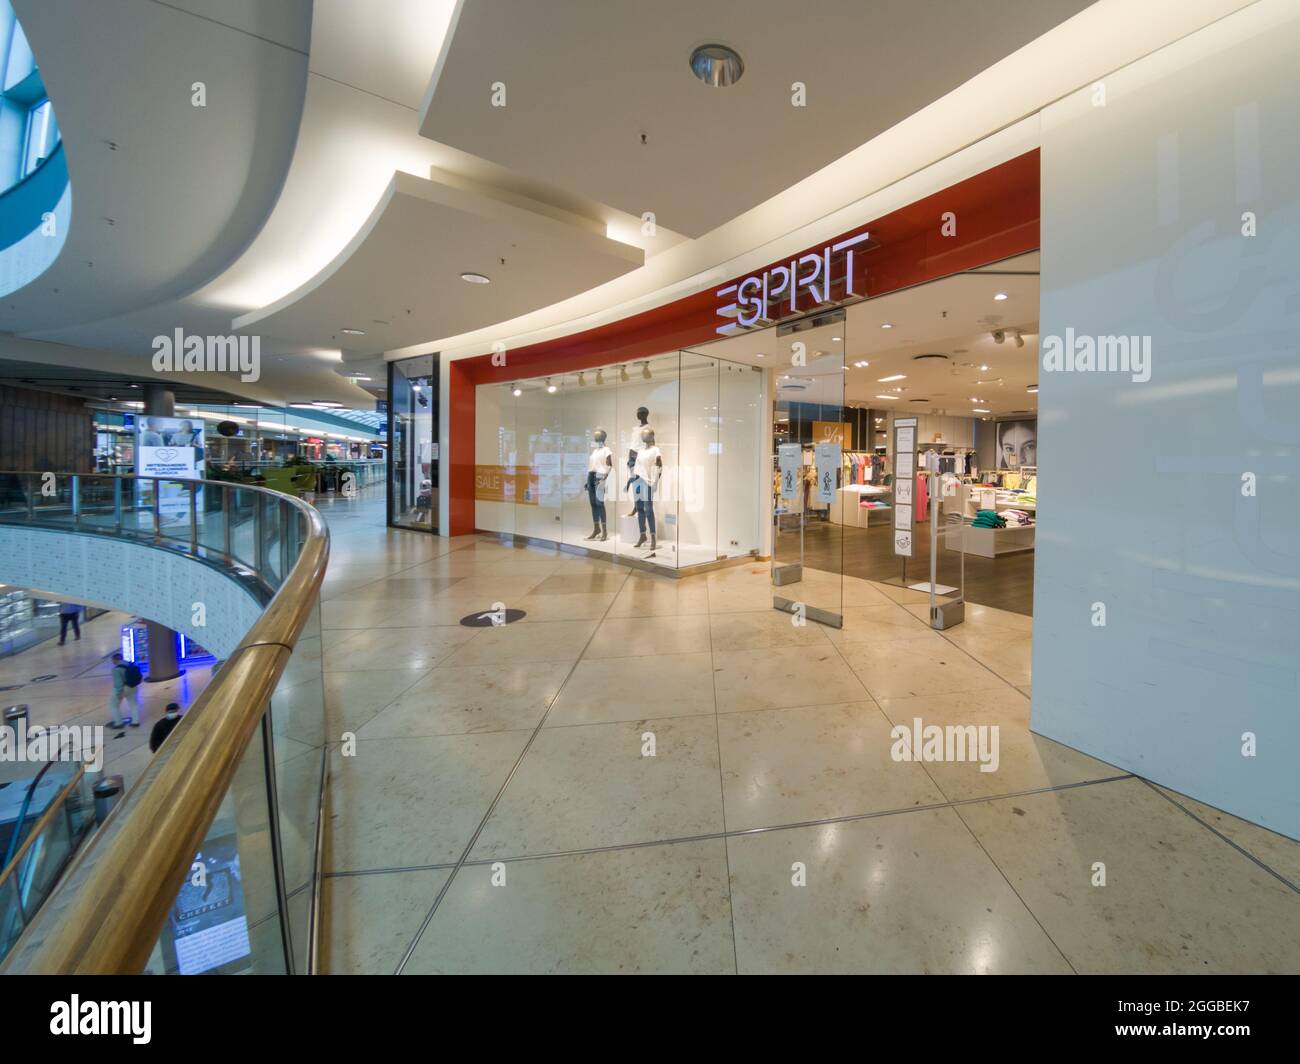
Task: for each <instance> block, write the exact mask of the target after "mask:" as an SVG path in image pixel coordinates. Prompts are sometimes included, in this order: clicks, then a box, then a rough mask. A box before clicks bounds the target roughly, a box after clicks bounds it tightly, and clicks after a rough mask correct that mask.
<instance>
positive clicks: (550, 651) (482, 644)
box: [441, 621, 597, 665]
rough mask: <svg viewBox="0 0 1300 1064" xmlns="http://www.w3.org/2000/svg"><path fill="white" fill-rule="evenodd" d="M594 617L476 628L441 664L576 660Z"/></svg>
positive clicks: (593, 625)
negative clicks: (477, 633)
mask: <svg viewBox="0 0 1300 1064" xmlns="http://www.w3.org/2000/svg"><path fill="white" fill-rule="evenodd" d="M596 624H597V622H596V621H538V622H537V623H535V624H521V623H515V624H507V625H503V626H501V627H498V628H483V629H480V635H479V637H478V638H477V639H473V640H471V641H470V642H468V643H466V644H465V645H464V646H461V647H458V648H456V650H454V651H452V653H451V654H450V655H449V656H448V657H447V658H445V659H444V660H443V661H442V663H441V664H443V665H493V664H498V665H513V664H518V663H519V662H524V661H576V660H577V659H578V657H579V655H580V654H581V653H582V651H583V649H584V648H585V647H586V646H587V642H588V641H589V640H590V639H591V636H592V633H593V632H595V630H596Z"/></svg>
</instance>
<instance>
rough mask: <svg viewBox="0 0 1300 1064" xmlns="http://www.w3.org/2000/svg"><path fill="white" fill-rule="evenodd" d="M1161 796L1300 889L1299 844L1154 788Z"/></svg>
mask: <svg viewBox="0 0 1300 1064" xmlns="http://www.w3.org/2000/svg"><path fill="white" fill-rule="evenodd" d="M1156 789H1157V790H1159V791H1160V792H1161V793H1162V794H1165V795H1168V796H1169V797H1170V798H1172V799H1173V800H1174V801H1175V802H1177V803H1178V804H1179V805H1181V806H1183V807H1184V808H1185V809H1187V810H1188V811H1189V812H1191V813H1192V814H1193V815H1194V816H1196V817H1199V818H1200V819H1201V820H1203V821H1205V823H1207V824H1209V825H1210V827H1212V828H1214V830H1215V831H1218V832H1219V833H1221V834H1222V835H1224V836H1225V837H1226V838H1229V839H1231V840H1232V841H1233V842H1235V843H1236V844H1237V845H1238V846H1240V847H1241V848H1242V849H1243V850H1245V851H1246V852H1247V853H1249V854H1251V855H1252V856H1253V857H1255V858H1256V860H1259V861H1262V862H1263V863H1264V864H1266V865H1268V867H1269V868H1271V869H1273V871H1274V872H1278V873H1280V874H1281V875H1283V876H1285V877H1286V878H1287V879H1289V880H1290V881H1291V882H1292V883H1293V884H1294V885H1295V886H1297V887H1300V842H1297V841H1296V840H1295V839H1289V838H1287V837H1286V836H1285V835H1279V834H1278V833H1277V832H1276V831H1269V830H1268V828H1264V827H1260V826H1259V825H1258V824H1252V823H1251V822H1250V821H1249V820H1242V819H1241V818H1240V817H1236V816H1233V815H1232V814H1231V813H1225V812H1224V811H1223V810H1222V809H1215V808H1214V806H1212V805H1206V804H1205V803H1204V802H1198V801H1197V800H1196V799H1195V798H1191V797H1189V796H1188V795H1185V794H1179V793H1178V792H1177V791H1175V790H1172V789H1170V788H1169V787H1157V788H1156Z"/></svg>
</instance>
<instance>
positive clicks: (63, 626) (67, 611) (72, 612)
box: [59, 602, 81, 646]
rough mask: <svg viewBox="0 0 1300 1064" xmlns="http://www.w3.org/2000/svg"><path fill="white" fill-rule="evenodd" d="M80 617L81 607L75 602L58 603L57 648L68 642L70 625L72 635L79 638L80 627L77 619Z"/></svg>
mask: <svg viewBox="0 0 1300 1064" xmlns="http://www.w3.org/2000/svg"><path fill="white" fill-rule="evenodd" d="M80 615H81V607H80V606H79V605H77V603H75V602H60V603H59V646H63V644H64V643H66V642H67V641H68V625H72V632H73V634H74V635H75V636H76V637H77V638H78V639H80V638H81V625H80V624H79V623H78V618H79V616H80Z"/></svg>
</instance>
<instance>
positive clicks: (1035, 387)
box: [1025, 384, 1038, 392]
mask: <svg viewBox="0 0 1300 1064" xmlns="http://www.w3.org/2000/svg"><path fill="white" fill-rule="evenodd" d="M1025 391H1027V392H1036V391H1038V385H1037V384H1031V385H1029V387H1027V388H1026V389H1025Z"/></svg>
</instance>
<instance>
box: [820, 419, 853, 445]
mask: <svg viewBox="0 0 1300 1064" xmlns="http://www.w3.org/2000/svg"><path fill="white" fill-rule="evenodd" d="M812 438H813V443H838V444H839V445H840V446H841V447H847V446H848V444H849V442H850V441H851V440H852V439H853V426H852V425H850V424H849V423H848V422H847V421H814V422H813V423H812Z"/></svg>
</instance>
